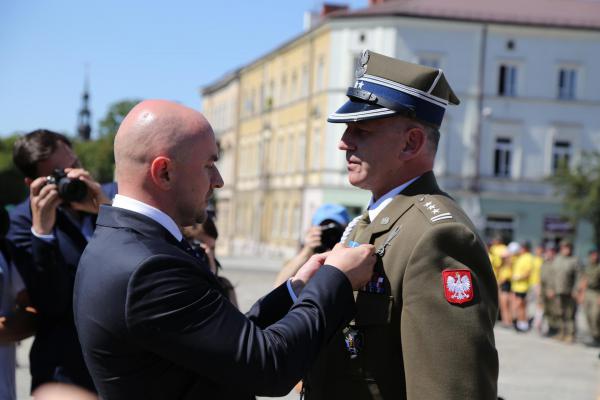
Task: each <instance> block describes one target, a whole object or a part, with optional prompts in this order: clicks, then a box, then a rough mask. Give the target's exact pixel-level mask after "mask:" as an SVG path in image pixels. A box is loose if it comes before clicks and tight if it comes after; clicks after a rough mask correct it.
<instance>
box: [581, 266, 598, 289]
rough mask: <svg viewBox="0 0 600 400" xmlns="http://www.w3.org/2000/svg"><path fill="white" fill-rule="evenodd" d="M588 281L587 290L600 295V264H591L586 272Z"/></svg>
mask: <svg viewBox="0 0 600 400" xmlns="http://www.w3.org/2000/svg"><path fill="white" fill-rule="evenodd" d="M584 275H585V278H586V280H587V290H588V291H591V292H592V291H593V292H596V294H599V293H600V264H591V263H589V264H588V265H587V266H586V268H585V271H584Z"/></svg>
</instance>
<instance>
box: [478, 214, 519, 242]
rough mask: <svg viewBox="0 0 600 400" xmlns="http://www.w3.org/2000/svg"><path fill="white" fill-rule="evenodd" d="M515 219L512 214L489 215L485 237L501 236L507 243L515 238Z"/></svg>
mask: <svg viewBox="0 0 600 400" xmlns="http://www.w3.org/2000/svg"><path fill="white" fill-rule="evenodd" d="M514 234H515V221H514V219H513V217H510V216H498V215H488V216H487V217H486V221H485V237H486V238H487V239H492V238H494V237H498V236H499V237H501V238H502V239H503V240H504V241H505V242H506V243H508V242H510V241H512V240H513V237H514Z"/></svg>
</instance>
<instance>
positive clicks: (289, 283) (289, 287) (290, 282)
mask: <svg viewBox="0 0 600 400" xmlns="http://www.w3.org/2000/svg"><path fill="white" fill-rule="evenodd" d="M286 285H287V289H288V293H289V294H290V297H291V298H292V301H293V302H294V304H295V303H297V302H298V296H296V293H294V289H292V278H290V279H288V280H287V283H286Z"/></svg>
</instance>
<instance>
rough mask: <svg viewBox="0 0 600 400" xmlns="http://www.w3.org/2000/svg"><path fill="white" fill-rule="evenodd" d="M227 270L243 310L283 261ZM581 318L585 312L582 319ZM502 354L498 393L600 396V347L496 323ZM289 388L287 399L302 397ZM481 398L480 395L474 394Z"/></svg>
mask: <svg viewBox="0 0 600 400" xmlns="http://www.w3.org/2000/svg"><path fill="white" fill-rule="evenodd" d="M223 264H224V265H225V267H224V272H223V275H224V276H226V277H227V278H229V279H230V280H231V282H232V283H233V285H234V286H235V287H236V292H237V296H238V301H239V304H240V307H241V309H242V311H247V310H248V309H249V307H250V306H251V305H252V303H254V301H256V300H257V299H258V298H259V297H260V296H262V295H263V294H265V293H267V291H268V290H269V289H270V288H271V287H272V283H273V281H274V278H275V275H276V268H277V263H275V262H268V261H266V262H265V261H263V260H261V262H260V263H258V262H255V264H256V265H261V270H257V269H256V268H254V267H253V266H252V264H254V263H253V262H252V261H251V260H244V261H241V260H225V261H224V262H223ZM579 320H581V318H580V319H579ZM496 345H497V348H498V352H499V358H500V377H499V383H498V388H499V390H498V395H499V396H501V397H503V398H504V399H505V400H600V359H599V358H598V353H599V352H600V349H591V348H587V347H585V346H583V345H582V344H580V343H578V344H573V345H568V344H563V343H559V342H557V341H555V340H552V339H546V338H541V337H539V336H538V334H537V333H533V332H530V333H526V334H519V333H516V332H514V331H512V330H507V329H502V328H498V327H497V328H496ZM30 346H31V340H27V341H25V342H23V343H22V344H21V346H19V351H18V361H19V368H18V370H17V390H18V398H19V399H28V398H29V397H28V391H29V382H30V380H29V374H28V369H27V368H28V365H27V354H28V351H29V347H30ZM297 398H298V395H297V394H293V393H292V394H289V395H288V396H286V397H283V399H297ZM468 400H475V399H468Z"/></svg>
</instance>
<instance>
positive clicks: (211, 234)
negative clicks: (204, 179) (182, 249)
mask: <svg viewBox="0 0 600 400" xmlns="http://www.w3.org/2000/svg"><path fill="white" fill-rule="evenodd" d="M182 233H183V236H184V237H185V238H186V240H187V241H188V242H189V243H190V246H191V247H192V249H194V250H195V251H198V252H200V256H201V257H205V258H206V262H207V264H208V265H209V266H210V270H211V272H212V273H213V274H215V277H216V278H217V282H218V283H219V285H221V287H222V288H223V290H224V291H225V293H227V298H228V299H229V301H230V302H231V304H233V305H234V306H236V308H239V305H238V301H237V296H236V294H235V288H234V287H233V285H232V284H231V281H229V279H227V278H225V277H224V276H220V275H219V271H220V270H221V269H222V267H221V263H220V262H219V260H217V258H216V257H215V249H216V245H217V239H218V238H219V231H218V230H217V226H216V225H215V222H214V220H213V217H211V216H207V217H206V219H205V220H204V221H203V222H202V223H196V224H194V225H191V226H186V227H184V228H183V230H182Z"/></svg>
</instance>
